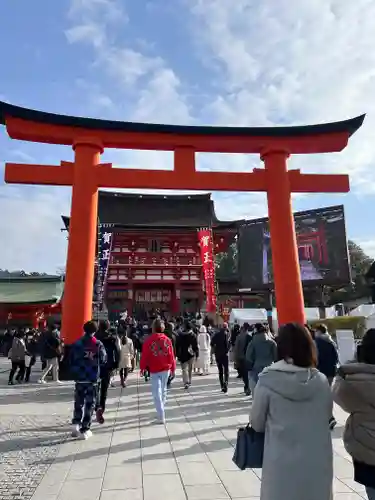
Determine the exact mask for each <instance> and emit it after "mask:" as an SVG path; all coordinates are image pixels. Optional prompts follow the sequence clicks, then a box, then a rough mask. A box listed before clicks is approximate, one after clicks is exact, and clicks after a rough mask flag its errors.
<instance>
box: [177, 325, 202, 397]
mask: <svg viewBox="0 0 375 500" xmlns="http://www.w3.org/2000/svg"><path fill="white" fill-rule="evenodd" d="M176 353H177V358H178V360H179V361H180V363H181V370H182V381H183V383H184V388H185V389H188V388H189V386H190V385H191V377H192V374H193V365H194V360H195V359H196V358H198V356H199V349H198V342H197V336H196V335H195V334H194V332H193V328H192V325H191V323H190V321H186V322H185V327H184V329H183V330H182V332H181V333H180V334H179V335H178V336H177V339H176Z"/></svg>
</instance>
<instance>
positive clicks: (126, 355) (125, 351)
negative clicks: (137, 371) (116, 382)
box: [119, 338, 134, 369]
mask: <svg viewBox="0 0 375 500" xmlns="http://www.w3.org/2000/svg"><path fill="white" fill-rule="evenodd" d="M133 358H134V345H133V341H132V340H131V339H129V338H128V341H127V343H126V344H125V345H123V344H121V353H120V364H119V368H120V369H123V368H131V367H132V359H133Z"/></svg>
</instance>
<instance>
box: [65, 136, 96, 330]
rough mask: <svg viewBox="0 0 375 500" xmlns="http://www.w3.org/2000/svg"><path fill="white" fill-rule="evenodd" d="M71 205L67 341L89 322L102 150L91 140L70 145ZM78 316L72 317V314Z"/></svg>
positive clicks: (66, 295) (67, 271)
mask: <svg viewBox="0 0 375 500" xmlns="http://www.w3.org/2000/svg"><path fill="white" fill-rule="evenodd" d="M73 149H74V152H75V159H74V165H73V178H74V182H73V189H72V205H71V217H70V227H69V245H68V257H67V262H68V264H69V265H67V267H66V275H65V289H64V298H63V300H64V302H63V308H62V324H63V330H64V336H65V337H66V338H67V339H71V338H73V339H74V338H76V337H77V335H76V334H74V335H72V334H71V333H70V332H79V331H82V325H83V324H84V323H85V322H86V321H88V320H90V319H91V318H92V298H93V287H94V265H93V263H94V261H95V253H96V242H97V222H98V185H97V182H96V179H95V167H97V166H98V165H99V163H100V155H101V153H102V152H103V146H102V145H101V144H100V143H99V142H98V141H97V140H95V138H94V139H92V138H91V139H90V138H87V139H80V140H79V141H76V142H75V143H74V145H73ZM74 310H76V311H77V312H76V313H74V314H72V311H74Z"/></svg>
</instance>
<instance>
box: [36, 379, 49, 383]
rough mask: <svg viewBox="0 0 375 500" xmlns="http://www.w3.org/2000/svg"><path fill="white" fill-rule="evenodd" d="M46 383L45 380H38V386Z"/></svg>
mask: <svg viewBox="0 0 375 500" xmlns="http://www.w3.org/2000/svg"><path fill="white" fill-rule="evenodd" d="M46 383H47V382H46V381H45V380H42V379H40V380H38V384H46Z"/></svg>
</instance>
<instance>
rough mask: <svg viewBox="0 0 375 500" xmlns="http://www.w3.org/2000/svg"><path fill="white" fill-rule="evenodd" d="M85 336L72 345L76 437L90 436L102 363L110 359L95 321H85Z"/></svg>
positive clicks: (73, 434) (73, 421)
mask: <svg viewBox="0 0 375 500" xmlns="http://www.w3.org/2000/svg"><path fill="white" fill-rule="evenodd" d="M83 331H84V334H83V337H82V338H80V339H79V340H78V341H77V342H75V343H74V344H73V345H72V350H71V360H70V361H71V370H72V375H73V377H74V380H75V383H76V385H75V391H74V414H73V420H72V424H73V430H72V437H81V438H82V439H88V438H90V437H91V436H92V432H91V430H90V427H91V422H92V414H93V412H94V408H95V403H96V398H97V392H98V381H99V377H100V367H101V366H103V365H104V364H105V363H106V360H107V353H106V351H105V348H104V346H103V344H102V343H101V342H100V341H99V340H97V339H96V338H95V334H96V332H97V331H98V327H97V324H96V323H95V322H94V321H88V322H87V323H85V324H84V325H83Z"/></svg>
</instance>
